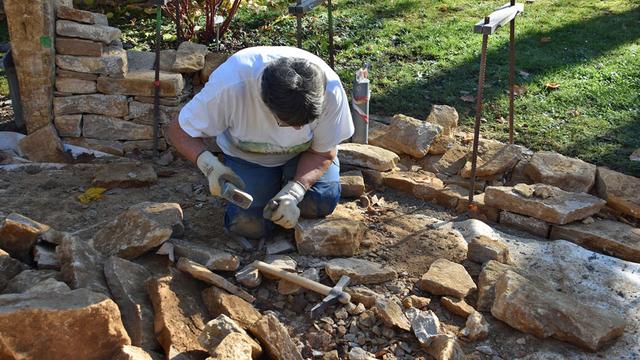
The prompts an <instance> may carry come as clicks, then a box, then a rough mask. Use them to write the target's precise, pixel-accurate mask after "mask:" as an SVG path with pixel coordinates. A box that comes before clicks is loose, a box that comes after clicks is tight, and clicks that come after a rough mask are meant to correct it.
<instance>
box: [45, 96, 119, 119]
mask: <svg viewBox="0 0 640 360" xmlns="http://www.w3.org/2000/svg"><path fill="white" fill-rule="evenodd" d="M53 105H54V111H55V114H56V116H57V115H68V114H98V115H105V116H116V117H117V116H126V115H127V114H128V113H129V102H128V101H127V97H126V96H124V95H101V94H92V95H75V96H65V97H57V98H55V101H54V103H53Z"/></svg>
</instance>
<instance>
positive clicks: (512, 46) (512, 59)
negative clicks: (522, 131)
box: [509, 0, 516, 144]
mask: <svg viewBox="0 0 640 360" xmlns="http://www.w3.org/2000/svg"><path fill="white" fill-rule="evenodd" d="M515 5H516V1H515V0H511V6H515ZM515 77H516V18H515V17H514V18H513V20H511V22H510V33H509V144H513V116H514V114H513V112H514V97H515Z"/></svg>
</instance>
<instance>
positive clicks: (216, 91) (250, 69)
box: [178, 47, 353, 167]
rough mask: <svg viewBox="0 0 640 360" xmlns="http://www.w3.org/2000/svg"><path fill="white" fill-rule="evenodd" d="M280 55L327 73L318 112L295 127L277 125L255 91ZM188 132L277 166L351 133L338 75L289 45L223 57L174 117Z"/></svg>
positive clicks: (325, 147) (323, 149) (328, 146)
mask: <svg viewBox="0 0 640 360" xmlns="http://www.w3.org/2000/svg"><path fill="white" fill-rule="evenodd" d="M281 57H296V58H303V59H307V60H309V61H310V62H312V63H314V64H317V65H318V66H320V68H321V69H322V70H323V71H324V73H325V76H326V78H327V87H326V90H325V100H324V105H323V109H322V113H321V115H320V117H319V118H318V119H317V120H316V121H314V122H312V123H310V124H307V125H305V126H302V127H301V128H300V129H294V128H293V127H281V126H279V125H278V123H277V121H276V117H275V115H273V113H272V112H271V110H269V108H268V107H267V105H265V104H264V102H263V101H262V98H261V96H260V81H261V76H262V73H263V70H264V68H265V67H266V65H267V64H268V63H269V62H271V61H273V60H275V59H278V58H281ZM178 120H179V123H180V126H181V127H182V129H183V130H184V131H185V132H186V133H187V134H189V135H190V136H192V137H211V136H216V137H217V143H218V146H219V147H220V149H222V151H223V152H224V153H225V154H227V155H231V156H235V157H239V158H241V159H243V160H246V161H249V162H252V163H256V164H259V165H263V166H270V167H272V166H280V165H283V164H284V163H286V162H287V161H288V160H290V159H292V158H294V157H295V156H296V155H297V154H299V153H301V152H304V151H306V150H307V149H309V148H311V149H312V150H314V151H317V152H327V151H329V150H331V149H333V148H334V147H335V146H336V145H338V144H339V143H340V142H342V141H343V140H345V139H347V138H349V137H351V135H353V122H352V120H351V111H350V109H349V102H348V99H347V95H346V93H345V91H344V88H343V87H342V83H341V82H340V78H339V77H338V75H337V74H336V73H335V72H334V71H333V70H332V69H331V68H330V67H329V66H328V65H327V64H326V63H325V62H324V61H322V60H321V59H320V58H319V57H317V56H315V55H313V54H311V53H308V52H306V51H304V50H301V49H298V48H293V47H253V48H248V49H244V50H241V51H239V52H237V53H236V54H234V55H233V56H231V57H229V59H228V60H227V61H226V62H224V63H223V64H222V65H220V66H219V67H218V68H217V69H216V70H215V71H214V72H213V73H211V76H210V77H209V81H208V82H207V84H206V85H205V86H204V88H203V89H202V91H201V92H200V93H198V94H197V95H196V96H195V97H194V98H193V99H192V100H191V101H190V102H189V103H187V104H186V105H185V106H184V108H183V109H182V111H180V116H179V117H178Z"/></svg>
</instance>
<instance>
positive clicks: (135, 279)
mask: <svg viewBox="0 0 640 360" xmlns="http://www.w3.org/2000/svg"><path fill="white" fill-rule="evenodd" d="M104 275H105V277H106V279H107V284H108V285H109V289H110V290H111V294H112V296H113V300H114V301H115V302H116V304H118V308H119V309H120V313H121V314H122V322H123V323H124V326H125V328H126V329H127V333H128V334H129V337H130V338H131V344H132V345H135V346H139V347H142V348H144V349H147V350H155V349H158V348H159V346H158V343H157V342H156V339H155V333H154V330H153V307H152V306H151V301H150V300H149V298H148V296H147V291H146V289H145V283H146V282H147V280H148V279H149V278H150V277H151V273H149V271H147V269H146V268H145V267H144V266H142V265H138V264H136V263H133V262H131V261H127V260H124V259H121V258H119V257H115V256H113V257H110V258H109V259H108V260H107V261H106V262H105V264H104Z"/></svg>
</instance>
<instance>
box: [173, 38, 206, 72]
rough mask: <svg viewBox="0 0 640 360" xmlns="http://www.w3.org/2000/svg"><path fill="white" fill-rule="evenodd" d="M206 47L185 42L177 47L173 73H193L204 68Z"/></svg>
mask: <svg viewBox="0 0 640 360" xmlns="http://www.w3.org/2000/svg"><path fill="white" fill-rule="evenodd" d="M206 55H207V46H206V45H201V44H194V43H192V42H189V41H185V42H183V43H182V44H180V46H178V51H177V52H176V60H175V62H174V63H173V71H174V72H177V73H194V72H196V71H200V70H202V68H204V60H205V56H206Z"/></svg>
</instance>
